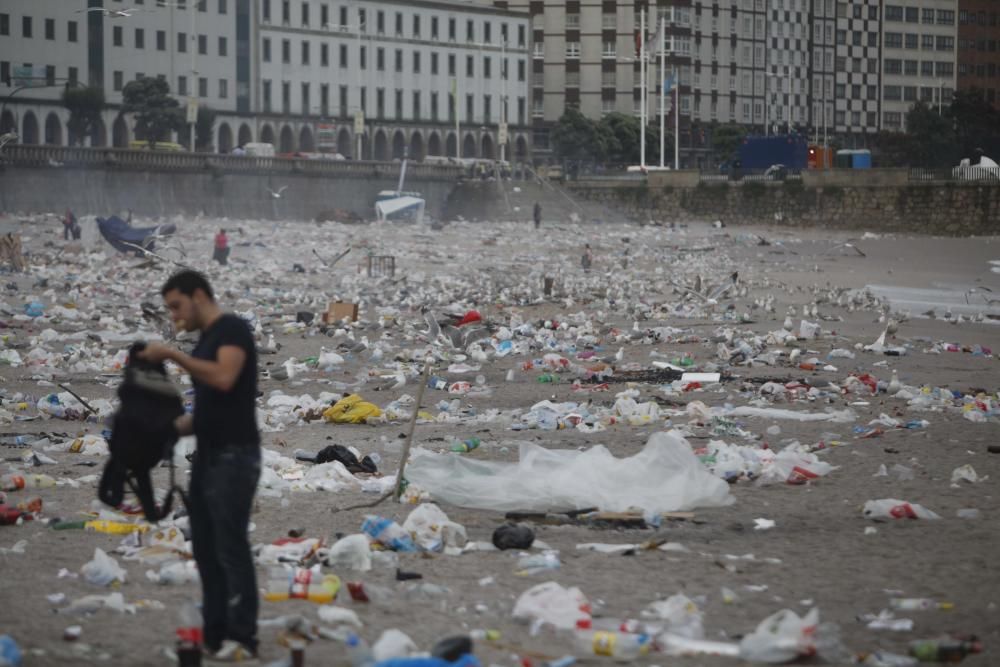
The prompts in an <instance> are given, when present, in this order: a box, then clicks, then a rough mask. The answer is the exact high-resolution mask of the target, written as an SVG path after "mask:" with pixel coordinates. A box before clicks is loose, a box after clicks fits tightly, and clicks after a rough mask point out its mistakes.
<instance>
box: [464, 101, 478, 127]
mask: <svg viewBox="0 0 1000 667" xmlns="http://www.w3.org/2000/svg"><path fill="white" fill-rule="evenodd" d="M475 108H476V101H475V98H474V97H473V96H472V95H466V96H465V122H466V123H471V122H472V118H473V115H474V114H473V111H475Z"/></svg>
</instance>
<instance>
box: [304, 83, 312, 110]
mask: <svg viewBox="0 0 1000 667" xmlns="http://www.w3.org/2000/svg"><path fill="white" fill-rule="evenodd" d="M311 113H312V105H311V104H310V103H309V84H308V83H303V84H302V115H303V116H308V115H309V114H311Z"/></svg>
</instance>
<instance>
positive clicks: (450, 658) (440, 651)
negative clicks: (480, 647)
mask: <svg viewBox="0 0 1000 667" xmlns="http://www.w3.org/2000/svg"><path fill="white" fill-rule="evenodd" d="M470 653H472V639H471V638H470V637H468V636H465V635H459V636H456V637H445V638H444V639H442V640H441V641H439V642H438V643H437V644H435V645H434V648H432V649H431V656H433V657H435V658H438V659H440V660H444V661H445V662H455V661H456V660H458V659H459V658H461V657H462V656H465V655H469V654H470Z"/></svg>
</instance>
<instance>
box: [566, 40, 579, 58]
mask: <svg viewBox="0 0 1000 667" xmlns="http://www.w3.org/2000/svg"><path fill="white" fill-rule="evenodd" d="M566 57H567V58H579V57H580V42H566Z"/></svg>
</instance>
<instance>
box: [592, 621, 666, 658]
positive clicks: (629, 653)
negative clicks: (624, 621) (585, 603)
mask: <svg viewBox="0 0 1000 667" xmlns="http://www.w3.org/2000/svg"><path fill="white" fill-rule="evenodd" d="M589 626H590V620H589V619H581V620H579V621H577V623H576V632H575V633H574V641H573V644H574V646H575V647H576V650H577V652H578V653H582V654H583V655H586V656H592V655H598V656H604V657H607V658H613V659H614V660H617V661H620V662H629V661H632V660H635V659H636V658H638V657H640V656H643V655H646V653H648V652H649V644H650V641H649V640H650V638H649V635H639V634H632V633H627V632H610V631H607V630H593V629H590V627H589Z"/></svg>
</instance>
